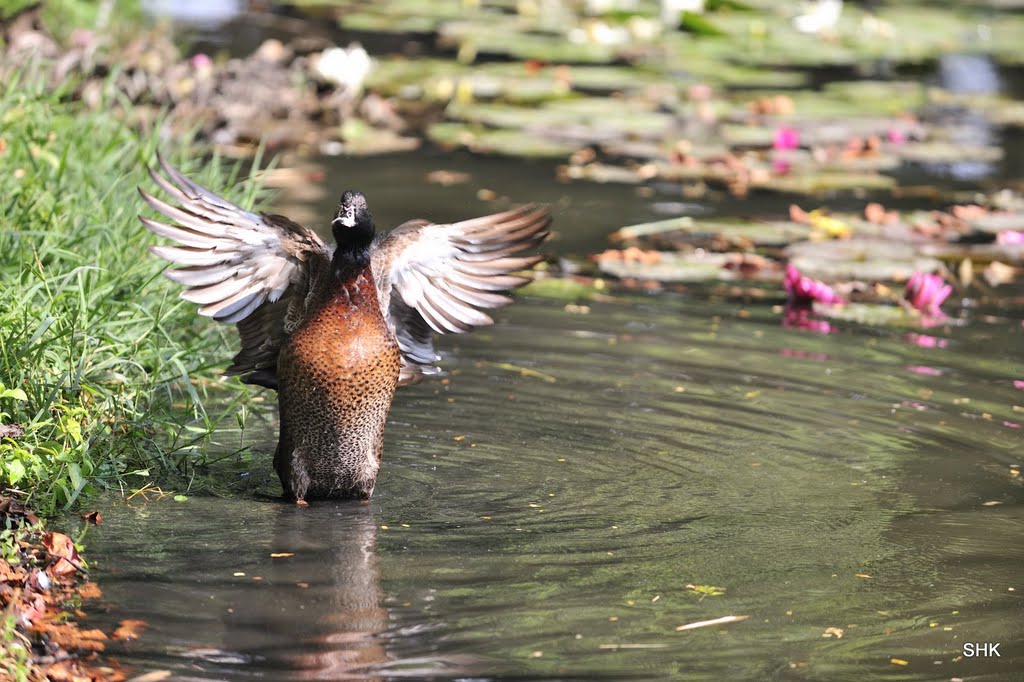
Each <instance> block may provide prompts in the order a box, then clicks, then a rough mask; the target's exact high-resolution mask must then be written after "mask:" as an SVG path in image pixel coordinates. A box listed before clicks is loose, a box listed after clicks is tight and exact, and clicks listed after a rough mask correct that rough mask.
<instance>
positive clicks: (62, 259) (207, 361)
mask: <svg viewBox="0 0 1024 682" xmlns="http://www.w3.org/2000/svg"><path fill="white" fill-rule="evenodd" d="M42 83H43V79H42V78H41V77H40V76H39V75H38V74H37V73H32V72H23V73H21V74H20V75H19V76H18V77H16V78H14V79H10V80H9V81H8V82H7V83H4V84H3V85H0V140H2V141H0V150H2V151H0V161H2V165H3V168H4V171H3V173H0V203H2V210H0V423H3V424H17V425H19V426H20V427H21V428H22V429H23V430H24V433H23V434H22V435H20V436H17V437H15V438H4V439H3V440H2V441H0V486H5V487H9V488H14V489H17V490H19V491H21V492H22V493H24V496H25V497H26V498H27V500H28V503H29V504H30V505H32V506H34V507H35V508H36V510H37V511H39V512H40V513H43V514H49V513H53V512H54V511H56V510H59V509H63V508H67V507H69V506H71V505H73V504H74V503H75V501H76V500H77V499H78V498H79V496H80V495H82V494H83V493H88V492H89V491H91V490H94V489H96V488H97V487H99V486H113V485H125V482H126V480H127V483H128V485H129V486H132V485H133V483H132V481H135V482H136V483H135V484H134V485H141V484H142V483H144V482H145V480H144V479H139V478H134V479H133V478H130V477H131V476H132V474H133V472H134V473H135V474H136V475H139V476H148V475H150V474H152V475H157V474H158V473H159V472H168V471H172V470H175V469H178V470H180V469H182V468H185V467H190V466H192V465H194V464H195V463H196V461H195V459H194V457H195V456H196V455H194V454H192V453H194V452H195V451H196V448H195V447H194V446H195V444H196V443H197V442H198V441H201V440H202V439H203V438H204V437H206V436H208V435H209V433H210V432H211V431H212V430H213V429H214V427H215V426H216V424H217V423H218V422H219V421H220V420H221V419H222V418H223V417H225V416H230V418H231V420H232V421H233V420H234V418H235V414H236V413H237V412H238V409H237V404H236V401H239V400H242V399H243V398H242V396H244V389H243V387H242V386H241V385H240V384H239V383H238V382H237V381H230V382H223V383H219V382H217V376H218V374H219V370H221V369H222V368H223V367H224V366H225V363H226V362H227V361H228V360H229V358H230V356H231V353H232V344H233V333H232V330H231V328H230V327H227V326H225V325H216V324H214V323H211V322H210V321H209V320H207V319H205V318H200V317H199V316H198V315H196V313H195V306H193V305H192V304H189V303H185V302H183V301H180V300H179V299H178V298H177V294H178V288H177V286H176V285H174V284H173V283H171V282H169V281H167V280H165V279H164V278H163V277H160V272H161V269H162V267H163V265H162V261H159V260H158V259H156V258H155V257H153V256H151V255H149V254H148V253H147V251H146V247H147V245H149V244H151V243H154V241H155V239H154V238H153V237H152V235H150V234H149V233H148V231H146V230H145V228H144V227H143V226H142V225H141V224H140V223H139V221H138V219H137V217H136V215H137V213H139V212H140V210H141V209H142V202H141V200H140V199H139V197H138V194H137V192H136V186H138V185H143V186H150V185H151V184H152V183H151V181H150V180H149V178H148V176H147V175H146V173H145V166H146V164H147V163H151V162H152V160H153V158H154V155H155V151H156V147H157V142H156V140H155V139H144V138H140V137H139V135H138V134H137V133H136V132H135V131H133V130H132V129H131V128H129V127H128V126H127V125H125V124H123V123H121V122H120V121H119V119H118V116H117V115H116V114H112V112H113V111H116V110H117V108H116V107H114V106H113V104H115V102H113V101H112V102H108V103H107V105H106V106H103V107H101V108H100V109H99V110H98V111H88V110H85V109H84V108H83V107H82V105H80V104H77V103H75V102H72V101H70V100H69V98H68V97H66V93H65V92H62V91H61V89H60V88H58V89H57V91H53V90H51V89H49V88H47V87H45V86H44V85H43V84H42ZM118 104H120V103H118ZM162 146H163V151H164V152H165V153H166V154H167V155H168V156H169V157H170V158H171V159H172V161H173V162H174V163H175V164H176V165H178V166H179V167H181V168H183V170H185V171H186V172H189V173H190V174H193V176H194V177H196V179H198V180H199V181H200V182H202V183H204V184H206V185H208V186H210V187H213V188H217V189H218V190H220V189H222V188H228V189H227V190H226V191H225V192H224V193H225V194H226V195H227V196H229V197H231V198H233V199H234V200H236V201H238V202H239V203H241V204H242V205H243V206H250V205H251V204H252V200H253V191H254V189H253V187H252V185H249V186H248V188H247V190H242V189H241V188H237V189H235V190H232V189H231V187H232V186H233V185H234V177H233V175H232V173H233V171H231V170H230V169H228V168H226V167H224V166H222V165H221V164H219V163H217V162H216V161H214V162H210V163H198V162H195V161H189V160H188V159H187V156H188V155H189V154H190V153H192V150H191V149H190V144H189V142H188V141H187V140H178V141H175V142H174V143H166V144H163V145H162ZM204 403H205V404H207V405H219V406H220V409H219V410H218V411H213V410H211V409H210V408H209V407H207V408H205V409H204V407H203V405H204ZM147 470H148V471H147ZM126 477H129V478H127V479H126Z"/></svg>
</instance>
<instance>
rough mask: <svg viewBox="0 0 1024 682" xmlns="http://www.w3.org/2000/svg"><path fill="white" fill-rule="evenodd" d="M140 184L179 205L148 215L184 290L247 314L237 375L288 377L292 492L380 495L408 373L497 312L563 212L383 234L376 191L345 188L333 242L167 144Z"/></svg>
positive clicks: (282, 440)
mask: <svg viewBox="0 0 1024 682" xmlns="http://www.w3.org/2000/svg"><path fill="white" fill-rule="evenodd" d="M157 163H158V165H159V169H160V171H161V172H157V170H156V169H154V168H153V167H148V171H149V176H150V177H151V178H152V181H153V182H154V183H155V185H156V186H157V187H159V188H160V189H161V190H162V191H163V194H164V195H166V196H167V197H168V199H169V201H165V200H163V199H161V198H157V197H156V196H154V195H153V194H150V193H149V192H147V191H146V190H145V189H143V188H142V187H139V193H140V195H141V196H142V199H143V200H144V201H145V203H146V204H148V205H149V206H150V207H151V208H152V209H153V210H155V211H156V212H157V213H159V214H162V216H164V217H165V218H167V219H168V220H167V221H160V220H154V219H152V218H149V217H146V216H143V215H140V216H139V219H140V220H141V221H142V223H143V225H145V226H146V228H148V229H149V230H150V231H151V232H153V233H155V234H156V235H158V236H159V237H163V238H165V239H169V240H170V241H171V242H172V243H171V244H164V243H161V244H159V245H155V246H151V247H150V252H151V253H152V254H153V255H155V256H157V257H159V258H162V259H164V260H166V261H169V262H170V263H171V264H172V265H173V266H174V267H169V268H167V269H166V270H165V271H164V274H165V276H166V277H167V278H169V279H170V280H172V281H173V282H176V283H178V284H180V285H183V286H184V287H185V289H184V290H183V291H182V292H181V294H180V296H181V298H182V299H184V300H186V301H189V302H192V303H194V304H197V305H198V306H199V308H198V313H199V314H200V315H203V316H207V317H211V318H213V319H214V320H217V321H219V322H223V323H228V324H234V325H236V327H237V328H238V332H239V337H240V340H241V347H240V349H239V351H238V353H237V354H236V355H235V356H234V358H233V361H232V363H231V365H230V366H229V367H228V368H227V369H226V370H225V371H224V374H225V375H226V376H238V377H239V378H240V380H241V381H242V382H244V383H246V384H251V385H255V386H261V387H264V388H268V389H273V390H275V391H276V392H277V399H278V408H279V413H280V429H279V431H280V432H279V438H278V444H277V449H276V451H275V454H274V468H275V470H276V472H277V474H278V477H279V478H280V480H281V486H282V488H283V489H284V493H285V496H286V497H287V498H289V499H291V500H293V501H294V502H295V503H297V504H299V505H307V504H308V502H307V500H310V499H332V498H333V499H339V498H340V499H345V498H350V499H351V498H354V499H359V500H369V498H370V496H371V495H372V494H373V491H374V487H375V484H376V481H377V475H378V473H379V471H380V466H381V461H382V457H383V434H384V427H385V424H386V422H387V417H388V412H389V410H390V409H391V403H392V400H393V398H394V395H395V392H396V390H397V389H398V388H399V387H403V386H409V385H412V384H415V383H417V382H419V381H421V380H423V379H424V378H425V377H428V376H431V375H437V374H439V373H440V372H441V370H440V368H439V367H438V362H439V360H440V357H439V355H438V353H437V352H436V350H435V348H434V335H435V334H462V333H465V332H469V331H471V330H473V329H475V328H477V327H482V326H485V325H490V324H492V323H493V322H494V320H493V319H492V318H491V317H490V316H489V315H488V314H487V313H486V312H485V311H486V310H491V309H496V308H500V307H502V306H505V305H507V304H509V303H511V301H512V299H511V298H510V297H509V295H508V294H509V293H510V292H511V291H512V290H514V289H517V288H519V287H521V286H523V285H524V284H526V283H527V282H529V281H530V280H531V276H530V274H529V273H528V270H529V269H531V268H532V267H533V266H534V265H535V264H536V263H538V262H539V261H540V260H541V258H542V256H540V255H538V254H535V253H533V254H531V253H528V252H529V251H531V250H532V249H533V248H534V247H536V246H538V245H539V244H540V243H541V242H543V241H544V239H545V238H547V236H548V234H549V232H550V230H549V226H550V224H551V212H550V210H549V208H548V207H547V206H544V205H539V204H536V203H531V204H526V205H522V206H519V207H516V208H512V209H510V210H506V211H502V212H499V213H493V214H491V215H485V216H481V217H476V218H469V219H466V220H462V221H459V222H454V223H449V224H440V223H434V222H430V221H428V220H424V219H415V220H409V221H407V222H405V223H403V224H401V225H399V226H398V227H396V228H394V229H393V230H391V231H390V232H386V233H383V234H378V233H377V230H376V226H375V223H374V220H373V215H372V214H371V212H370V208H369V205H368V203H367V199H366V196H365V195H363V194H362V193H361V192H358V191H356V190H346V191H345V192H343V193H342V195H341V199H340V201H339V203H338V208H337V211H336V212H335V214H334V216H333V219H332V220H331V235H332V237H333V241H334V243H333V244H328V243H327V242H325V241H324V240H323V239H321V238H320V237H319V236H318V235H317V233H316V232H314V231H313V230H310V229H308V228H306V227H303V226H302V225H299V224H298V223H296V222H294V221H292V220H290V219H289V218H287V217H285V216H282V215H277V214H271V213H263V212H259V213H254V212H251V211H247V210H245V209H243V208H241V207H239V206H237V205H236V204H234V203H232V202H230V201H228V200H227V199H224V198H223V197H221V196H219V195H217V194H215V193H214V192H213V191H211V190H209V189H207V188H205V187H203V186H202V185H200V184H198V183H197V182H195V181H193V180H191V179H190V178H188V177H187V176H186V175H185V174H183V173H182V172H181V171H179V170H178V169H177V168H175V167H174V166H172V165H171V164H170V163H168V162H167V161H166V159H164V158H163V157H162V156H161V155H158V156H157Z"/></svg>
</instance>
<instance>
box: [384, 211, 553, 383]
mask: <svg viewBox="0 0 1024 682" xmlns="http://www.w3.org/2000/svg"><path fill="white" fill-rule="evenodd" d="M550 223H551V214H550V212H549V211H548V209H547V208H546V207H543V206H537V205H534V204H530V205H527V206H522V207H520V208H517V209H513V210H511V211H505V212H503V213H495V214H493V215H488V216H483V217H481V218H474V219H472V220H465V221H462V222H459V223H453V224H450V225H438V224H434V223H429V222H427V221H425V220H414V221H410V222H408V223H405V224H404V225H402V226H401V227H398V228H396V229H395V230H393V231H392V232H390V233H388V234H387V235H386V236H384V238H383V239H381V240H379V241H378V242H376V243H375V244H374V246H373V252H372V256H373V262H372V267H373V273H374V277H375V278H376V280H377V291H378V293H379V295H380V304H381V310H382V311H383V313H384V317H385V319H386V320H387V322H388V325H389V326H390V327H391V330H392V332H394V334H395V338H396V339H397V340H398V345H399V348H400V349H401V352H402V370H401V375H400V377H399V385H400V386H404V385H407V384H411V383H415V382H416V381H418V380H419V379H420V378H422V376H423V375H424V374H434V373H437V372H438V371H439V370H438V368H437V367H436V366H435V363H436V362H437V353H436V352H435V351H434V344H433V341H432V339H431V335H432V333H433V332H438V333H441V334H444V333H448V332H452V333H456V334H461V333H463V332H468V331H470V330H471V329H473V328H474V327H479V326H482V325H488V324H492V323H493V320H492V319H491V318H490V317H489V316H488V315H487V314H486V313H484V312H483V309H488V308H499V307H501V306H504V305H507V304H508V303H510V302H511V301H512V299H511V298H509V297H508V296H506V295H505V292H508V291H510V290H511V289H515V288H516V287H519V286H522V285H523V284H526V283H527V282H529V281H530V278H529V277H526V276H522V275H516V274H512V273H514V272H516V271H519V270H524V269H526V268H529V267H530V266H532V265H534V264H535V263H536V262H537V261H538V260H540V256H524V255H521V254H522V253H523V252H524V251H526V250H527V249H530V248H532V247H534V246H536V245H538V244H540V243H541V242H542V241H543V240H544V238H545V237H546V236H547V235H548V225H550Z"/></svg>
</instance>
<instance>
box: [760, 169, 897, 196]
mask: <svg viewBox="0 0 1024 682" xmlns="http://www.w3.org/2000/svg"><path fill="white" fill-rule="evenodd" d="M751 184H752V185H753V186H756V187H758V188H759V189H768V190H774V191H776V192H788V193H792V194H820V193H823V192H835V191H842V190H857V191H878V190H891V189H892V188H893V187H895V186H896V184H897V183H896V179H895V178H893V177H891V176H888V175H880V174H878V173H858V172H855V171H851V172H842V171H823V172H820V173H810V174H806V175H783V176H775V177H771V178H769V179H768V180H765V181H763V182H760V183H751Z"/></svg>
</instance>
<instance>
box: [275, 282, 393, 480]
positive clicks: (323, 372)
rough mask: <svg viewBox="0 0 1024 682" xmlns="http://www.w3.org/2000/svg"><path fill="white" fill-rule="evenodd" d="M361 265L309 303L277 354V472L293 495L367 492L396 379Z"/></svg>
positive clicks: (388, 340) (387, 338)
mask: <svg viewBox="0 0 1024 682" xmlns="http://www.w3.org/2000/svg"><path fill="white" fill-rule="evenodd" d="M399 366H400V356H399V350H398V344H397V342H396V341H395V339H394V337H393V335H392V334H391V331H390V330H389V329H388V327H387V323H386V322H385V321H384V317H383V315H382V314H381V311H380V305H379V303H378V300H377V292H376V288H375V285H374V281H373V277H372V275H371V273H370V270H369V268H365V269H364V270H363V271H362V272H361V273H360V274H358V275H356V276H354V277H352V278H350V279H347V280H342V281H340V282H338V286H336V287H334V289H333V291H332V292H331V293H330V294H329V295H326V296H325V297H324V300H323V301H322V302H321V303H320V304H319V305H317V304H314V305H313V306H312V309H311V310H310V312H309V314H308V315H307V317H306V319H305V321H304V322H303V324H301V325H300V326H299V327H298V328H297V329H296V330H295V331H294V332H293V333H292V335H291V336H290V338H289V339H288V342H287V343H286V344H285V345H284V347H282V349H281V353H280V356H279V358H278V377H279V380H280V389H279V401H280V407H281V441H280V444H279V446H278V455H277V457H278V463H277V464H278V466H277V468H278V473H279V474H280V475H281V479H282V483H284V485H285V488H286V490H289V492H291V493H292V494H293V495H294V496H295V497H296V498H299V499H302V498H305V497H369V495H370V493H372V491H373V485H374V482H375V481H376V478H377V471H378V470H379V467H380V458H381V449H382V444H383V439H382V436H383V429H384V424H385V422H386V421H387V415H388V410H389V409H390V407H391V399H392V397H393V396H394V392H395V387H396V386H397V382H398V372H399Z"/></svg>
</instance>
